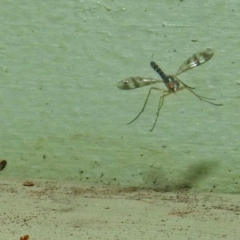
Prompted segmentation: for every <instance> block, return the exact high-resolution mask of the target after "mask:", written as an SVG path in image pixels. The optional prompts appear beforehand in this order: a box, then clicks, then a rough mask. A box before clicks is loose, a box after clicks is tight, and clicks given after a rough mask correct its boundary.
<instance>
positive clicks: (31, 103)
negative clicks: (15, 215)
mask: <svg viewBox="0 0 240 240" xmlns="http://www.w3.org/2000/svg"><path fill="white" fill-rule="evenodd" d="M239 7H240V5H239V3H238V1H223V0H222V1H197V0H193V1H176V0H172V1H170V0H168V1H167V0H166V1H158V3H156V1H153V0H151V1H138V2H137V3H136V2H133V1H132V2H131V3H130V2H129V1H63V0H62V1H21V2H16V1H1V3H0V21H1V23H2V24H1V25H0V53H1V58H0V84H1V88H0V101H1V118H0V126H1V134H0V137H1V145H0V147H1V154H0V158H1V159H6V160H7V161H8V166H7V168H6V169H4V171H2V172H1V175H3V176H7V177H27V178H33V177H34V178H46V179H57V180H73V181H81V182H83V181H86V182H92V183H93V182H103V183H107V184H120V185H129V186H132V185H135V186H141V187H142V186H147V187H155V188H158V189H160V190H161V189H164V190H171V189H178V188H179V187H180V188H181V187H183V186H193V187H194V188H195V189H197V190H200V191H218V192H223V193H225V192H230V193H239V192H240V185H239V184H240V183H239V174H240V169H239V168H240V164H239V152H240V149H239V143H240V139H239V130H240V122H239V96H240V94H239V89H240V86H239V85H237V82H238V81H239V66H238V65H239V61H238V60H239V56H240V55H239V53H238V49H239V46H240V43H239V32H240V31H239V30H240V29H239V28H240V25H239V22H240V16H239ZM207 47H212V48H213V49H214V50H215V55H214V57H213V59H212V60H210V61H209V62H208V63H207V64H205V65H203V66H201V67H199V68H197V69H194V70H191V71H189V72H187V73H184V74H183V75H182V76H181V79H182V80H184V81H185V82H186V83H187V84H189V85H190V86H194V87H196V92H198V93H199V94H201V95H204V96H209V97H213V98H216V99H217V100H218V102H222V103H223V104H224V106H222V107H214V106H211V105H209V104H207V103H204V102H201V101H199V100H198V99H197V98H195V97H194V96H193V95H191V94H190V93H189V92H187V91H181V92H179V93H178V94H177V95H176V96H174V95H171V96H169V97H168V98H166V101H165V105H164V107H163V109H162V111H161V114H160V117H159V121H158V123H157V126H156V128H155V130H154V132H152V133H150V132H149V131H148V130H149V129H150V128H151V126H152V123H153V121H154V117H155V113H156V108H157V103H158V98H159V93H157V92H155V93H154V94H152V96H151V98H150V101H149V104H148V106H147V109H146V112H145V113H144V114H143V115H142V116H141V117H140V118H139V119H138V120H137V121H136V122H134V123H133V124H131V125H126V123H127V122H128V121H130V120H131V119H132V118H133V117H135V116H136V114H137V113H138V111H139V110H140V109H141V107H142V104H143V102H144V99H145V97H146V95H147V92H148V87H146V88H142V89H138V90H132V91H120V90H119V89H117V87H116V83H117V81H119V80H121V79H124V78H126V77H130V76H143V77H147V76H149V77H157V75H156V73H155V72H154V71H153V70H152V69H151V68H150V66H149V62H150V61H151V60H152V59H154V61H156V62H157V63H158V64H159V65H160V66H161V67H162V68H163V70H164V71H166V73H174V72H175V71H176V70H177V69H178V67H179V66H180V65H181V63H182V62H183V61H184V60H186V58H187V57H189V56H191V55H192V54H193V53H195V52H197V51H201V50H204V49H205V48H207Z"/></svg>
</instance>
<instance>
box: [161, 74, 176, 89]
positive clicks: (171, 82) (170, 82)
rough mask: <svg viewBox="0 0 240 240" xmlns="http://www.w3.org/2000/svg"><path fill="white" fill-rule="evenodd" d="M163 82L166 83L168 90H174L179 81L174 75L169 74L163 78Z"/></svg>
mask: <svg viewBox="0 0 240 240" xmlns="http://www.w3.org/2000/svg"><path fill="white" fill-rule="evenodd" d="M164 84H165V85H166V87H167V88H168V90H169V91H171V92H176V91H177V90H178V88H179V82H178V81H177V80H176V79H175V77H174V76H171V75H169V76H167V77H166V78H165V79H164Z"/></svg>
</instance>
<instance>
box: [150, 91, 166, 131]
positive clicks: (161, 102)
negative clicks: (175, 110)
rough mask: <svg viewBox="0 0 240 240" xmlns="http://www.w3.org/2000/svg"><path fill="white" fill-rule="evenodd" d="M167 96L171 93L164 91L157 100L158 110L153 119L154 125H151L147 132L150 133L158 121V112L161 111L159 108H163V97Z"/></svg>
mask: <svg viewBox="0 0 240 240" xmlns="http://www.w3.org/2000/svg"><path fill="white" fill-rule="evenodd" d="M169 94H171V92H168V91H164V92H163V95H162V96H161V97H160V98H159V103H158V110H157V114H156V118H155V121H154V124H153V126H152V128H151V129H150V130H149V132H152V131H153V129H154V128H155V125H156V123H157V120H158V116H159V112H160V110H161V108H162V106H163V102H164V97H166V96H168V95H169Z"/></svg>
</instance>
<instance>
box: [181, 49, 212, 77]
mask: <svg viewBox="0 0 240 240" xmlns="http://www.w3.org/2000/svg"><path fill="white" fill-rule="evenodd" d="M213 54H214V52H213V50H212V49H211V48H207V49H206V50H204V51H201V52H198V53H195V54H193V55H192V56H191V57H190V58H188V59H187V60H186V61H185V62H184V63H183V64H182V65H181V66H180V67H179V69H178V71H177V73H176V76H177V75H179V74H181V73H183V72H186V71H187V70H189V69H191V68H194V67H197V66H199V65H201V64H203V63H205V62H207V61H208V60H210V59H211V58H212V56H213Z"/></svg>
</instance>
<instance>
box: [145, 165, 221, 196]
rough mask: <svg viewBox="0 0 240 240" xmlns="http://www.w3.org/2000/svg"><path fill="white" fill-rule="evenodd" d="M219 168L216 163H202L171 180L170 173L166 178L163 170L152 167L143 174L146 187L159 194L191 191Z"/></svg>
mask: <svg viewBox="0 0 240 240" xmlns="http://www.w3.org/2000/svg"><path fill="white" fill-rule="evenodd" d="M217 168H218V164H217V163H216V162H201V163H197V164H194V165H191V166H189V168H188V169H187V170H186V172H185V173H183V174H182V175H181V176H179V177H175V178H174V179H171V178H170V176H171V173H168V176H169V177H166V174H164V172H163V170H162V168H156V167H154V166H152V167H151V169H150V170H149V171H148V172H147V171H146V172H145V173H144V174H143V176H145V178H144V182H145V184H144V185H145V188H148V189H153V190H154V191H159V192H170V191H171V192H172V191H176V190H190V189H191V188H192V187H193V186H194V185H196V184H197V183H199V182H201V181H203V180H205V179H206V178H207V177H208V176H210V175H211V174H212V173H213V172H214V171H216V169H217ZM173 176H175V174H173ZM214 187H215V186H213V188H214Z"/></svg>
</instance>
